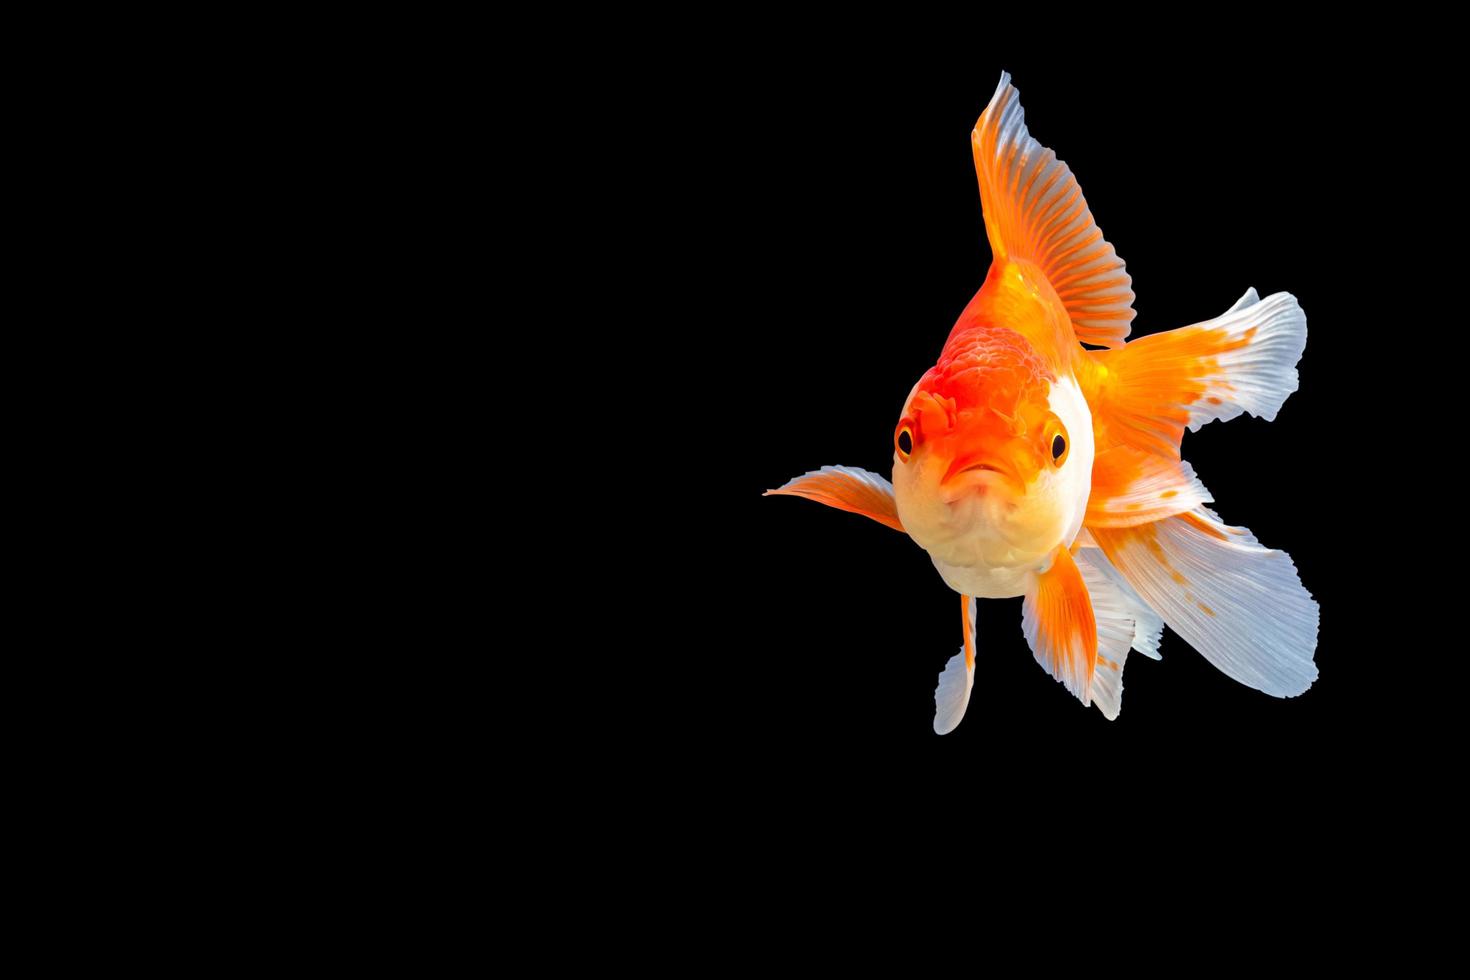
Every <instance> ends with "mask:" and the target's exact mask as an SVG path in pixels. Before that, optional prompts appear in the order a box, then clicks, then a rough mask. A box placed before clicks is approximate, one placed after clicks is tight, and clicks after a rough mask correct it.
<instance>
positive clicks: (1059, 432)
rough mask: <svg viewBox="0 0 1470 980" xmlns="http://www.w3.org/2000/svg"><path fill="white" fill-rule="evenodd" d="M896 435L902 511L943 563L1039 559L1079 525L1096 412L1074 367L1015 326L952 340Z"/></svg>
mask: <svg viewBox="0 0 1470 980" xmlns="http://www.w3.org/2000/svg"><path fill="white" fill-rule="evenodd" d="M893 439H894V457H893V487H894V497H895V501H896V504H897V509H898V514H899V518H900V519H901V520H902V522H903V526H904V529H905V530H906V531H907V532H908V533H909V535H910V536H911V537H912V538H913V539H914V540H915V541H916V542H917V543H918V544H919V545H920V546H921V547H923V548H924V549H925V550H926V551H928V552H929V553H930V554H931V555H932V556H934V557H935V558H936V559H938V560H940V561H943V562H945V563H947V564H950V565H960V566H967V567H974V566H982V567H985V568H989V569H1000V568H1019V567H1024V566H1031V565H1040V564H1041V563H1043V562H1044V561H1045V560H1047V559H1048V558H1049V556H1050V555H1051V554H1052V552H1053V551H1054V550H1055V549H1056V548H1057V547H1058V546H1059V545H1070V544H1071V542H1072V540H1073V539H1074V538H1075V537H1076V536H1077V532H1078V530H1079V529H1080V528H1081V526H1082V516H1083V514H1084V513H1085V511H1086V505H1087V496H1088V491H1089V489H1090V486H1091V474H1092V457H1093V435H1092V418H1091V413H1090V412H1089V410H1088V407H1087V402H1086V399H1085V398H1084V397H1083V396H1082V394H1081V391H1080V389H1079V388H1078V386H1077V383H1076V381H1075V380H1074V379H1073V378H1072V377H1071V376H1070V374H1066V375H1061V374H1058V373H1057V371H1055V370H1053V369H1052V368H1051V367H1049V366H1048V365H1047V364H1046V362H1044V361H1043V360H1042V358H1040V357H1039V356H1038V355H1037V353H1036V352H1035V350H1034V349H1033V348H1032V347H1031V345H1030V343H1029V342H1028V341H1027V340H1026V339H1025V338H1024V337H1022V336H1021V335H1020V334H1018V333H1015V332H1014V331H1010V330H1004V329H976V330H974V331H972V332H971V333H970V334H967V335H965V336H962V337H959V338H956V339H955V340H954V341H952V342H951V344H950V345H948V346H947V347H946V348H945V352H944V354H943V355H942V356H941V358H940V360H939V363H937V364H936V365H935V366H934V367H933V368H930V369H929V371H928V372H926V373H925V374H924V376H923V377H922V378H920V379H919V381H918V383H917V384H916V385H915V386H914V389H913V391H912V392H910V394H909V397H908V399H907V400H906V402H905V404H904V409H903V414H902V416H901V417H900V418H899V420H898V425H897V426H896V427H895V429H894V433H893Z"/></svg>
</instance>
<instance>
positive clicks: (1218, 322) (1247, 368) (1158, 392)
mask: <svg viewBox="0 0 1470 980" xmlns="http://www.w3.org/2000/svg"><path fill="white" fill-rule="evenodd" d="M1306 344H1307V317H1306V314H1305V313H1303V312H1302V308H1301V305H1300V304H1299V303H1298V302H1297V300H1296V297H1295V296H1293V295H1291V294H1290V293H1273V294H1272V295H1270V296H1267V297H1266V298H1265V299H1259V298H1258V297H1257V296H1256V291H1255V290H1254V289H1248V290H1246V293H1245V295H1244V296H1242V297H1241V298H1240V300H1239V301H1237V302H1236V304H1235V305H1234V306H1232V307H1231V308H1230V309H1229V310H1227V311H1226V312H1225V313H1223V314H1221V315H1220V316H1218V317H1215V318H1214V319H1213V320H1206V321H1204V322H1203V323H1196V324H1194V325H1192V326H1188V327H1180V328H1179V329H1177V330H1167V331H1165V332H1163V333H1156V334H1150V335H1149V336H1147V337H1140V338H1138V339H1137V340H1135V341H1132V342H1130V343H1129V344H1128V345H1127V346H1125V347H1123V348H1121V349H1118V350H1107V351H1093V352H1090V355H1089V356H1091V357H1093V358H1095V359H1096V363H1097V364H1098V365H1100V366H1101V367H1102V368H1103V370H1102V371H1101V372H1099V373H1100V375H1101V377H1102V378H1104V379H1106V380H1105V381H1104V382H1103V383H1102V384H1100V385H1099V388H1098V392H1097V398H1096V399H1095V400H1096V403H1097V404H1096V405H1095V407H1094V410H1095V412H1096V414H1098V415H1099V416H1100V417H1101V418H1102V419H1103V420H1104V421H1105V422H1106V423H1107V424H1108V432H1109V433H1110V435H1112V436H1114V437H1115V439H1116V440H1117V441H1118V442H1122V443H1125V444H1127V445H1131V446H1134V447H1136V448H1138V449H1142V450H1145V451H1147V452H1152V453H1159V454H1163V455H1168V456H1170V457H1172V458H1174V459H1177V458H1178V457H1179V441H1180V439H1181V438H1182V437H1183V435H1184V429H1185V427H1186V426H1187V427H1188V428H1189V429H1190V430H1197V429H1199V427H1200V426H1202V425H1204V424H1205V423H1206V422H1212V421H1214V420H1216V419H1222V420H1224V419H1233V418H1235V417H1236V416H1237V415H1239V414H1241V413H1242V412H1249V413H1250V414H1252V415H1258V416H1260V417H1261V418H1264V419H1274V418H1275V417H1276V413H1277V412H1278V411H1280V409H1281V405H1282V403H1283V402H1285V401H1286V398H1287V396H1288V395H1290V394H1291V393H1292V392H1293V391H1296V388H1297V372H1296V364H1297V361H1299V360H1301V356H1302V351H1303V349H1305V347H1306Z"/></svg>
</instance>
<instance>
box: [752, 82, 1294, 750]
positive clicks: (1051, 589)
mask: <svg viewBox="0 0 1470 980" xmlns="http://www.w3.org/2000/svg"><path fill="white" fill-rule="evenodd" d="M972 146H973V149H974V155H975V168H976V173H977V175H978V178H979V182H980V196H981V206H982V209H983V211H984V216H985V227H986V234H987V237H988V238H989V240H990V246H991V252H992V256H993V258H992V263H991V266H990V271H989V273H988V274H987V276H986V278H985V282H984V283H983V285H982V286H981V287H980V289H979V291H978V292H977V293H976V294H975V297H974V299H972V300H971V301H970V303H969V305H968V306H966V308H965V310H964V311H963V312H962V313H961V314H960V316H959V318H958V320H957V321H956V323H955V325H954V327H953V329H952V330H951V332H950V335H949V337H948V339H947V340H946V342H945V345H944V349H943V350H942V352H941V353H940V355H939V359H938V361H937V362H936V363H935V365H934V366H933V367H932V368H930V369H929V370H928V371H927V372H925V373H924V375H923V377H921V378H920V379H919V380H918V382H917V383H916V384H915V385H914V387H913V390H912V391H911V392H910V393H909V396H908V398H906V399H905V402H904V406H903V410H902V413H901V415H900V417H899V420H898V423H897V426H896V427H895V429H894V457H893V479H892V481H891V482H890V481H888V480H886V479H884V478H883V477H882V476H880V475H878V474H874V473H869V472H867V471H863V470H858V469H855V468H851V467H841V466H826V467H822V468H821V469H820V470H816V471H813V472H811V473H807V474H805V475H803V476H801V477H798V478H796V479H794V480H792V481H790V482H788V483H787V484H786V485H784V486H782V487H780V488H779V489H777V490H772V491H768V492H769V493H772V494H790V495H796V496H804V497H807V498H809V499H813V500H817V501H819V502H822V503H825V504H828V505H830V506H834V507H838V508H839V509H843V510H848V511H853V512H855V513H860V514H864V515H866V516H868V517H872V518H873V519H875V520H878V521H880V522H882V523H884V524H887V525H888V526H890V527H892V528H894V529H896V530H900V531H903V532H905V533H907V534H908V535H909V536H910V537H911V538H912V539H913V540H914V541H915V542H916V543H917V544H918V545H919V546H920V547H922V548H923V549H924V550H925V551H926V552H928V554H929V556H930V558H931V560H932V561H933V563H934V566H935V568H936V569H937V570H938V571H939V574H940V576H941V577H942V578H943V580H944V581H945V583H946V584H947V585H948V586H949V587H950V588H951V589H953V590H954V591H956V592H958V593H959V594H960V596H961V631H962V638H963V644H962V646H961V648H960V652H959V653H958V654H956V655H955V656H954V657H952V658H951V659H950V661H949V663H948V665H947V666H946V667H945V668H944V670H943V672H942V673H941V675H940V678H939V684H938V687H937V689H936V692H935V718H934V727H935V730H936V731H938V732H940V733H944V732H948V731H950V730H952V729H953V728H954V727H955V725H957V724H958V723H959V722H960V720H961V719H962V718H963V716H964V712H965V709H966V706H967V705H968V702H969V696H970V692H971V690H972V689H973V684H974V673H975V645H974V636H975V615H976V599H978V598H1007V597H1015V596H1024V597H1025V601H1024V603H1023V611H1022V627H1023V631H1024V633H1025V635H1026V639H1027V642H1028V644H1029V645H1030V647H1031V650H1032V652H1033V654H1034V655H1035V656H1036V658H1037V660H1038V661H1039V662H1040V663H1041V664H1042V666H1043V667H1045V668H1046V669H1047V670H1048V671H1049V672H1050V673H1051V674H1052V675H1053V676H1054V677H1056V678H1057V679H1058V680H1059V681H1061V682H1062V683H1063V684H1064V685H1065V686H1066V687H1067V689H1068V690H1070V691H1071V692H1072V693H1073V694H1074V695H1076V696H1077V697H1078V698H1079V699H1080V700H1081V701H1082V702H1083V703H1084V704H1096V705H1097V706H1098V707H1099V709H1100V710H1101V711H1102V713H1103V714H1104V716H1106V717H1107V718H1109V719H1113V718H1116V717H1117V715H1118V711H1119V709H1120V701H1121V696H1122V673H1123V665H1124V663H1125V660H1126V657H1127V654H1128V652H1129V651H1130V650H1132V651H1136V652H1140V653H1142V654H1144V655H1145V656H1150V657H1155V658H1157V656H1158V644H1159V637H1160V633H1161V631H1162V628H1163V626H1164V625H1168V626H1169V627H1170V628H1171V629H1173V630H1174V631H1175V632H1176V633H1178V634H1179V635H1180V636H1182V637H1183V638H1184V639H1185V640H1186V641H1187V642H1189V643H1190V645H1191V646H1193V647H1194V648H1195V649H1196V650H1198V651H1199V652H1200V653H1201V654H1203V655H1204V656H1205V657H1206V658H1207V659H1209V660H1210V661H1211V662H1212V663H1214V664H1215V665H1216V666H1217V667H1219V668H1220V669H1221V670H1222V671H1223V672H1225V673H1226V674H1228V675H1229V676H1231V677H1232V678H1234V679H1235V680H1237V681H1240V682H1241V683H1244V684H1247V685H1249V686H1251V687H1254V688H1257V689H1258V690H1262V691H1264V692H1266V693H1268V694H1272V695H1276V696H1279V697H1290V696H1293V695H1296V694H1300V693H1301V692H1302V691H1304V690H1306V689H1307V687H1309V686H1310V685H1311V683H1312V681H1313V680H1315V679H1316V676H1317V669H1316V665H1315V663H1314V660H1313V658H1314V654H1315V650H1316V642H1317V623H1318V610H1317V604H1316V602H1315V601H1314V600H1313V599H1312V597H1311V595H1310V594H1309V593H1308V592H1307V590H1306V589H1305V588H1304V587H1303V586H1302V584H1301V580H1300V578H1299V577H1298V575H1297V573H1296V569H1295V566H1294V565H1293V564H1292V562H1291V559H1290V558H1289V557H1288V556H1287V555H1286V554H1285V553H1284V552H1281V551H1275V550H1272V549H1268V548H1265V547H1263V546H1262V545H1260V544H1259V542H1257V541H1256V539H1255V538H1254V536H1253V535H1251V534H1250V532H1249V531H1247V530H1245V529H1244V528H1237V527H1231V526H1229V525H1226V524H1224V523H1223V522H1221V521H1220V519H1219V518H1218V517H1217V516H1216V515H1215V514H1214V513H1213V512H1212V511H1210V510H1209V509H1208V508H1207V507H1206V506H1205V504H1207V503H1209V502H1210V497H1209V495H1208V492H1207V491H1206V490H1205V488H1204V486H1203V485H1202V484H1201V483H1200V481H1199V480H1198V478H1197V477H1196V476H1195V474H1194V471H1193V469H1192V468H1191V467H1190V465H1189V463H1188V462H1186V461H1184V460H1183V459H1182V457H1181V453H1180V442H1181V440H1182V437H1183V433H1184V429H1185V428H1186V427H1187V428H1190V429H1198V428H1199V426H1201V425H1203V424H1205V423H1207V422H1210V421H1214V420H1217V419H1230V418H1233V417H1235V416H1236V415H1239V414H1241V413H1242V412H1250V413H1251V414H1254V415H1258V416H1261V417H1264V418H1267V419H1271V418H1274V417H1275V414H1276V412H1277V410H1279V408H1280V407H1281V404H1282V402H1283V401H1284V400H1285V399H1286V397H1287V396H1288V395H1289V394H1291V392H1293V391H1295V390H1296V388H1297V374H1296V363H1297V361H1298V360H1299V359H1300V357H1301V354H1302V351H1303V349H1304V347H1305V344H1306V317H1305V315H1304V314H1303V313H1302V310H1301V307H1300V305H1299V304H1298V303H1297V301H1296V299H1295V297H1293V296H1292V295H1291V294H1289V293H1277V294H1274V295H1272V296H1268V297H1266V298H1265V299H1261V298H1260V297H1259V296H1258V295H1257V294H1256V292H1255V290H1254V289H1250V290H1247V291H1246V293H1245V295H1244V296H1242V297H1241V299H1240V300H1239V301H1238V302H1237V303H1236V304H1235V305H1234V306H1232V307H1231V308H1230V309H1229V310H1227V311H1225V313H1223V314H1221V315H1220V316H1218V317H1215V318H1213V319H1211V320H1207V321H1204V322H1201V323H1197V324H1193V325H1190V326H1187V327H1181V328H1179V329H1176V330H1170V331H1165V332H1162V333H1157V334H1153V335H1150V336H1147V337H1143V338H1140V339H1138V340H1135V341H1133V342H1128V341H1127V337H1128V334H1129V331H1130V324H1131V321H1132V319H1133V315H1134V313H1133V305H1132V304H1133V299H1134V294H1133V291H1132V280H1131V279H1130V277H1129V275H1128V273H1127V272H1126V269H1125V267H1124V263H1123V261H1122V259H1120V258H1119V257H1118V256H1117V254H1116V253H1115V251H1114V250H1113V247H1112V246H1111V245H1109V244H1108V242H1107V241H1106V239H1105V238H1104V237H1103V235H1102V232H1101V231H1100V230H1099V229H1098V228H1097V225H1096V223H1095V222H1094V221H1093V219H1092V215H1091V213H1090V211H1089V209H1088V207H1087V203H1086V200H1085V199H1084V198H1083V196H1082V192H1081V189H1080V187H1079V186H1078V185H1077V182H1076V179H1075V178H1074V177H1073V176H1072V174H1071V171H1070V170H1069V169H1068V168H1067V166H1066V164H1065V163H1062V162H1061V161H1060V160H1058V159H1057V157H1056V154H1055V153H1053V152H1052V151H1051V150H1049V149H1047V148H1046V147H1044V146H1042V145H1041V144H1039V143H1038V142H1037V141H1036V140H1034V139H1032V138H1031V136H1030V134H1029V132H1028V130H1027V129H1026V126H1025V122H1024V118H1023V114H1022V110H1021V105H1020V98H1019V94H1018V93H1017V91H1016V89H1015V87H1014V86H1013V85H1011V83H1010V76H1009V75H1008V74H1006V73H1002V74H1001V79H1000V84H999V86H998V87H997V89H996V92H995V95H994V96H993V97H992V99H991V101H990V103H989V105H988V106H987V107H986V109H985V111H984V112H983V113H982V114H981V116H980V119H979V121H978V122H977V123H976V126H975V131H974V133H973V134H972ZM1084 344H1087V345H1090V346H1091V347H1092V348H1101V349H1089V347H1085V346H1083V345H1084Z"/></svg>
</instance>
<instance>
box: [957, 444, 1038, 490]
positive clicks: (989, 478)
mask: <svg viewBox="0 0 1470 980" xmlns="http://www.w3.org/2000/svg"><path fill="white" fill-rule="evenodd" d="M939 482H940V484H941V485H943V486H944V487H945V488H946V489H947V490H950V491H951V492H954V493H958V494H964V493H967V492H968V491H971V490H980V491H982V492H983V491H985V490H987V489H990V488H993V487H996V486H997V485H999V486H1004V487H1006V488H1007V489H1008V490H1010V491H1011V492H1014V493H1020V492H1022V491H1024V489H1025V488H1024V487H1023V486H1021V480H1020V477H1019V475H1018V474H1017V473H1016V471H1015V468H1014V467H1012V466H1009V465H1008V464H1007V462H1006V460H1004V459H1002V458H1001V457H999V456H997V455H995V454H993V453H987V454H985V455H984V456H983V457H980V458H976V457H975V456H973V455H972V456H968V457H965V458H962V459H957V460H955V461H954V463H953V464H951V465H950V467H949V469H948V470H947V471H946V472H945V474H944V477H943V478H942V479H941V480H940V481H939Z"/></svg>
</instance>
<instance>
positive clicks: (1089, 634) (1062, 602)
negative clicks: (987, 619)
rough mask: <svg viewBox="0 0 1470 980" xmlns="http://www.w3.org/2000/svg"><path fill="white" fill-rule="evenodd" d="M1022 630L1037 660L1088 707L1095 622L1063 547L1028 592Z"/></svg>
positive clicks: (1079, 575)
mask: <svg viewBox="0 0 1470 980" xmlns="http://www.w3.org/2000/svg"><path fill="white" fill-rule="evenodd" d="M1021 629H1022V631H1023V632H1025V634H1026V642H1027V643H1029V644H1030V645H1031V652H1032V654H1033V655H1035V657H1036V660H1037V662H1038V663H1040V664H1041V666H1043V667H1045V668H1046V669H1047V671H1048V672H1049V673H1050V674H1051V675H1052V676H1053V677H1055V678H1056V679H1057V680H1059V681H1061V682H1062V683H1063V684H1064V685H1066V688H1067V690H1069V691H1071V692H1072V693H1073V694H1075V695H1076V696H1077V697H1078V698H1079V699H1080V700H1081V701H1082V703H1083V704H1091V703H1092V675H1093V671H1094V669H1095V668H1096V665H1097V620H1096V619H1095V618H1094V617H1093V612H1092V598H1091V596H1090V595H1089V594H1088V592H1087V583H1086V582H1085V581H1083V579H1082V572H1081V571H1080V570H1078V568H1077V562H1076V561H1075V560H1073V558H1072V553H1071V552H1070V551H1068V550H1067V549H1066V548H1058V549H1057V553H1056V555H1055V556H1054V557H1053V558H1052V563H1051V567H1050V568H1048V569H1047V570H1046V571H1045V572H1042V573H1041V574H1039V575H1037V576H1036V579H1035V581H1034V582H1032V584H1031V587H1030V589H1028V590H1027V592H1026V601H1025V602H1024V603H1023V604H1022V607H1021Z"/></svg>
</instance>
